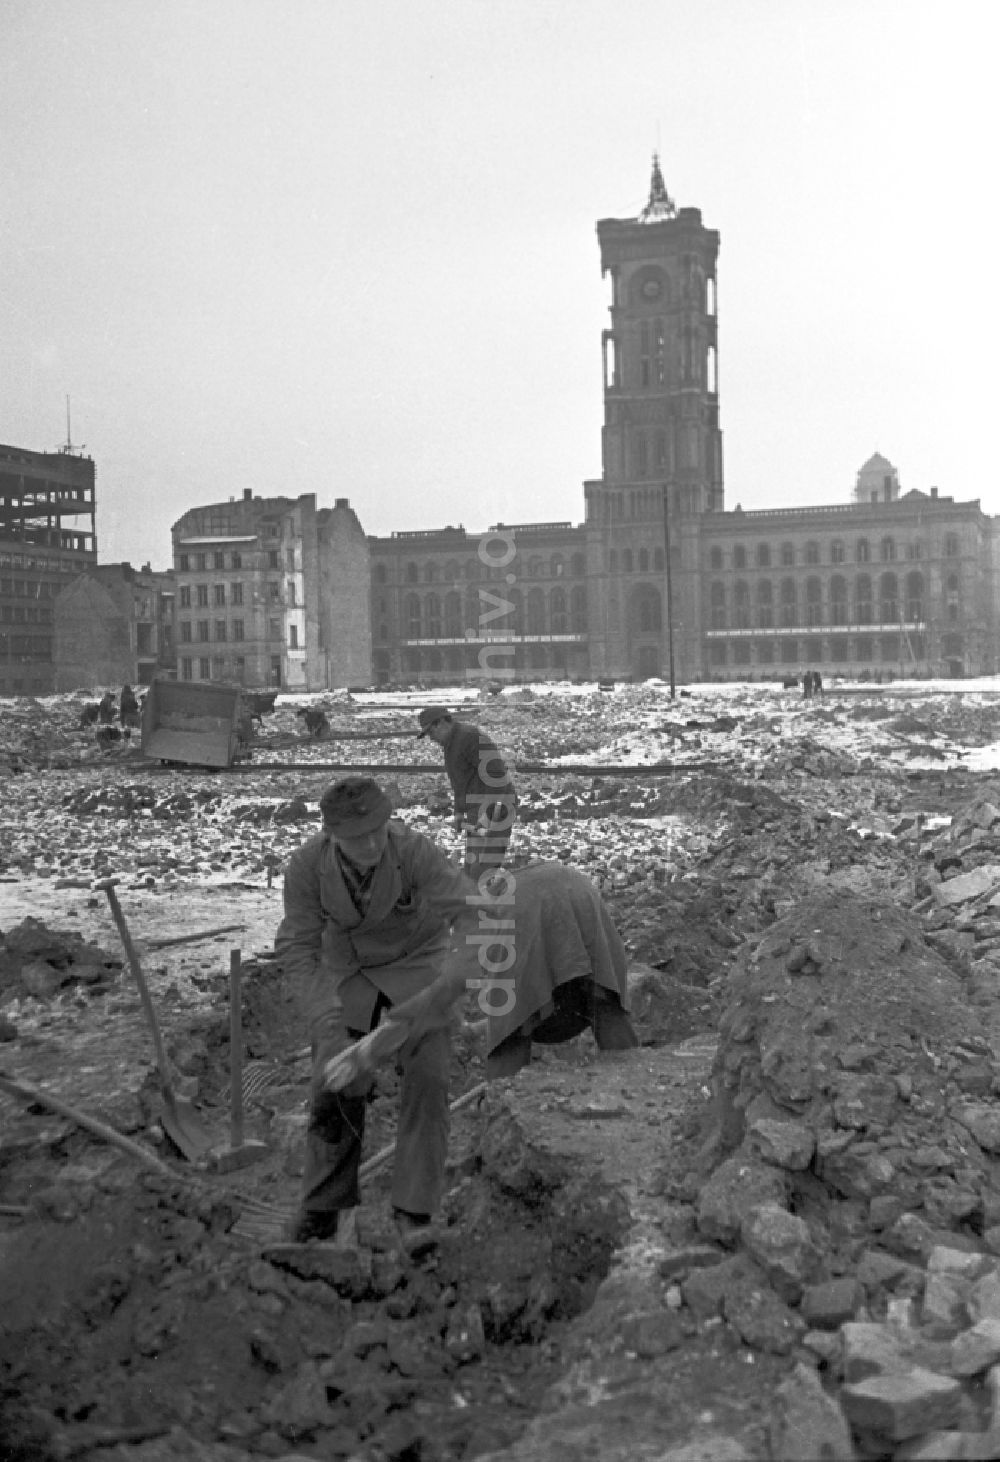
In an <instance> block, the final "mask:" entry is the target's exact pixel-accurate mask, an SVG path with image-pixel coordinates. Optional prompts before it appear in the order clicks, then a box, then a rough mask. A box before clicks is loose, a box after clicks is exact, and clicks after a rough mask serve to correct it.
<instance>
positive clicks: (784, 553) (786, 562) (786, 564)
mask: <svg viewBox="0 0 1000 1462" xmlns="http://www.w3.org/2000/svg"><path fill="white" fill-rule="evenodd" d="M781 567H782V568H783V569H793V568H794V567H795V544H794V543H783V544H782V545H781Z"/></svg>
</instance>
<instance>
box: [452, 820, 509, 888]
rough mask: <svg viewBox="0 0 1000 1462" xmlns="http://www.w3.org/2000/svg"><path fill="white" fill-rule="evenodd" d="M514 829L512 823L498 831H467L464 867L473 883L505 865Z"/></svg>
mask: <svg viewBox="0 0 1000 1462" xmlns="http://www.w3.org/2000/svg"><path fill="white" fill-rule="evenodd" d="M513 831H514V827H513V824H512V823H511V824H508V826H507V827H505V828H503V829H502V830H498V831H492V830H491V831H490V832H479V831H478V830H477V831H475V832H467V833H466V835H465V862H464V864H463V867H464V871H465V872H466V873H467V874H468V875H469V877H470V878H471V879H472V881H473V883H478V882H479V879H480V877H481V876H482V875H483V874H484V873H485V874H486V875H487V876H488V875H489V874H491V873H496V871H497V869H498V868H501V867H502V866H503V863H504V860H505V858H506V857H507V849H508V847H509V846H510V838H511V833H512V832H513Z"/></svg>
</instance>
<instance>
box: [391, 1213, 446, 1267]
mask: <svg viewBox="0 0 1000 1462" xmlns="http://www.w3.org/2000/svg"><path fill="white" fill-rule="evenodd" d="M392 1216H393V1218H394V1219H395V1222H396V1232H397V1233H398V1234H399V1242H400V1247H401V1248H402V1250H403V1253H404V1254H407V1255H408V1256H409V1257H410V1258H411V1259H420V1258H422V1257H423V1256H424V1255H425V1254H429V1253H430V1252H431V1250H432V1249H436V1248H437V1246H438V1244H439V1243H440V1242H441V1235H440V1233H439V1231H438V1229H437V1227H436V1226H435V1225H434V1223H432V1221H431V1217H430V1214H427V1213H406V1212H404V1210H403V1209H402V1208H394V1209H393V1210H392Z"/></svg>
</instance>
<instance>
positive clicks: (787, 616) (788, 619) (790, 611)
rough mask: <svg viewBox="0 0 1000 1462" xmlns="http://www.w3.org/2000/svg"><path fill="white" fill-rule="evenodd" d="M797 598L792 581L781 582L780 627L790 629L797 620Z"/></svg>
mask: <svg viewBox="0 0 1000 1462" xmlns="http://www.w3.org/2000/svg"><path fill="white" fill-rule="evenodd" d="M797 601H798V596H797V593H796V589H795V580H794V579H782V581H781V626H782V629H791V628H792V626H793V625H794V624H795V623H796V622H797V620H798V602H797Z"/></svg>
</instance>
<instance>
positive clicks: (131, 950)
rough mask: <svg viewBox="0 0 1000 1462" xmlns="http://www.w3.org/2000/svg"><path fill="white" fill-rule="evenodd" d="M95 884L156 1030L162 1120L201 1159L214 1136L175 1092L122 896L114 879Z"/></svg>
mask: <svg viewBox="0 0 1000 1462" xmlns="http://www.w3.org/2000/svg"><path fill="white" fill-rule="evenodd" d="M95 887H96V888H99V889H101V888H102V889H103V890H104V892H105V893H106V894H107V896H108V903H109V905H110V906H111V917H112V918H113V919H114V921H115V927H116V929H117V930H118V937H119V938H120V939H121V942H122V948H123V949H124V951H125V955H126V958H127V959H128V963H129V968H130V969H131V971H132V977H133V979H134V980H135V983H136V985H137V986H138V988H139V996H140V999H141V1000H142V1008H143V1010H144V1011H145V1012H146V1019H147V1020H148V1022H149V1029H150V1031H151V1032H152V1036H153V1048H154V1050H155V1051H156V1068H157V1070H158V1071H159V1073H160V1094H161V1096H162V1098H163V1110H162V1111H161V1113H160V1122H161V1124H162V1126H163V1130H164V1132H165V1133H166V1134H167V1136H168V1137H169V1138H170V1141H171V1142H172V1143H173V1144H174V1146H175V1147H176V1148H177V1151H178V1152H179V1153H180V1154H181V1156H182V1157H186V1158H187V1160H188V1162H197V1161H198V1160H199V1158H202V1157H204V1155H205V1154H206V1153H207V1152H208V1150H209V1148H210V1147H211V1146H212V1138H211V1136H210V1135H209V1133H208V1132H206V1131H205V1128H204V1127H203V1125H202V1121H201V1117H200V1116H199V1114H198V1112H197V1111H195V1109H194V1107H193V1106H192V1105H191V1103H190V1102H186V1101H184V1100H182V1099H180V1098H178V1097H177V1095H176V1094H175V1092H174V1088H173V1083H172V1082H171V1078H170V1066H169V1064H168V1062H167V1053H166V1051H165V1050H164V1048H163V1038H162V1037H161V1035H160V1026H159V1022H158V1021H157V1019H156V1011H155V1009H154V1008H153V1001H152V997H151V996H150V993H149V986H148V985H147V984H146V977H145V975H144V974H143V973H142V965H141V964H140V963H139V956H138V954H137V953H136V948H135V945H134V944H133V942H132V936H131V934H130V933H129V930H128V925H127V924H126V923H125V915H124V914H123V913H122V907H121V904H120V903H119V902H118V895H117V894H116V893H115V886H114V881H113V880H112V879H104V880H102V881H101V882H100V883H98V884H96V885H95Z"/></svg>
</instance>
